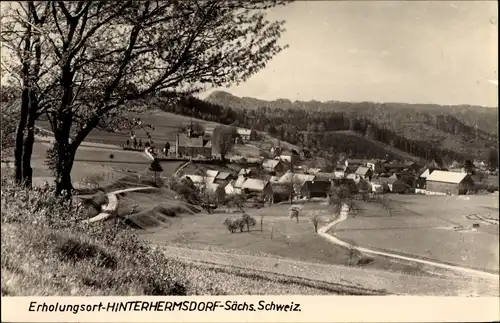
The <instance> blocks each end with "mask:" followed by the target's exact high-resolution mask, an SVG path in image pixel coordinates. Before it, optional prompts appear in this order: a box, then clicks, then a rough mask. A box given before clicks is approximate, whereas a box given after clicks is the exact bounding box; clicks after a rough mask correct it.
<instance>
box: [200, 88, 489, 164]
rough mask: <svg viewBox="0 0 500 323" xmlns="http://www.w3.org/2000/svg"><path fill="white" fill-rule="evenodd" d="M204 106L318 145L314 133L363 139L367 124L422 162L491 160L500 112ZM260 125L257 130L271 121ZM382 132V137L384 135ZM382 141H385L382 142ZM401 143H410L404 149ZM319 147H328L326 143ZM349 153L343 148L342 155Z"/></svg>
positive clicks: (215, 97) (431, 107)
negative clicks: (429, 158)
mask: <svg viewBox="0 0 500 323" xmlns="http://www.w3.org/2000/svg"><path fill="white" fill-rule="evenodd" d="M204 101H205V102H207V103H208V104H212V105H213V106H220V107H223V108H226V109H232V110H233V111H235V112H239V113H243V114H248V115H249V116H250V115H251V116H252V118H257V119H262V118H264V119H266V118H271V119H274V120H275V121H274V123H275V125H276V122H277V121H281V122H286V125H287V127H290V126H293V127H296V128H297V129H299V130H301V131H305V133H307V132H309V133H310V134H311V136H309V137H310V138H314V140H316V141H318V140H320V139H319V138H318V135H317V133H318V131H319V132H322V131H327V132H328V131H337V130H347V129H349V130H354V131H356V132H358V133H359V132H360V133H365V132H366V131H367V130H368V129H369V128H370V127H369V126H368V125H369V124H371V125H372V126H373V127H375V130H374V131H375V133H372V138H374V139H376V140H380V141H383V142H385V143H390V145H394V140H392V139H391V136H393V137H394V136H396V137H398V139H396V140H397V141H399V144H397V143H396V145H398V146H399V148H400V149H402V150H404V151H407V152H411V151H413V148H412V147H410V146H412V145H415V144H417V143H418V144H417V145H419V147H420V148H419V149H420V150H421V151H420V153H419V154H420V156H422V150H425V149H426V148H424V147H426V146H427V147H429V149H439V150H441V151H442V152H443V153H445V152H446V151H447V152H454V153H456V154H458V155H456V156H457V158H459V157H458V156H459V155H460V156H462V157H460V158H485V156H487V155H488V154H489V155H491V151H492V149H495V150H496V149H498V108H487V107H482V106H471V105H457V106H443V105H438V104H410V103H376V102H342V101H327V102H320V101H294V102H292V101H291V100H288V99H277V100H273V101H266V100H261V99H256V98H251V97H238V96H235V95H232V94H231V93H228V92H224V91H215V92H213V93H211V94H210V95H208V96H207V97H206V98H205V99H204ZM266 116H267V117H266ZM332 118H333V119H332ZM271 119H269V120H271ZM334 120H336V121H334ZM259 122H260V123H257V124H256V126H257V125H259V124H261V123H262V122H269V121H265V120H262V121H259ZM343 122H344V125H343V126H342V123H343ZM345 122H347V123H349V124H347V123H345ZM367 127H368V128H367ZM318 129H323V130H318ZM384 131H386V132H385V133H383V134H382V133H381V132H384ZM387 131H389V132H387ZM292 132H293V131H292ZM313 134H314V135H313ZM325 136H330V139H329V140H332V141H336V142H338V138H336V137H332V135H331V134H326V133H325ZM381 136H385V137H384V138H383V139H382V138H381ZM387 136H389V137H387ZM325 138H326V137H325ZM377 138H378V139H377ZM405 139H406V140H409V142H408V143H404V142H403V141H404V140H405ZM402 140H403V141H402ZM323 142H324V143H325V144H326V145H328V143H327V142H325V141H324V139H323ZM411 142H412V143H411ZM329 145H330V146H332V144H329ZM339 147H340V146H339ZM333 148H334V147H333V146H332V149H333ZM347 148H348V147H344V146H343V149H347ZM358 150H359V149H358ZM435 152H437V151H435ZM358 153H360V152H358ZM445 154H448V153H445ZM438 155H439V154H438ZM465 156H468V157H465Z"/></svg>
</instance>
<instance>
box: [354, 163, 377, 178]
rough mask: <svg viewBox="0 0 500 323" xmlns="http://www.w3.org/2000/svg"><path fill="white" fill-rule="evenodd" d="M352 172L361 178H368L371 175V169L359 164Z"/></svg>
mask: <svg viewBox="0 0 500 323" xmlns="http://www.w3.org/2000/svg"><path fill="white" fill-rule="evenodd" d="M354 174H356V175H358V176H359V177H360V178H361V179H368V180H370V179H371V178H372V176H373V171H372V170H371V169H370V168H368V167H365V166H359V167H358V169H356V172H355V173H354Z"/></svg>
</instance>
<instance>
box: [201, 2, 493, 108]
mask: <svg viewBox="0 0 500 323" xmlns="http://www.w3.org/2000/svg"><path fill="white" fill-rule="evenodd" d="M269 18H272V19H279V20H281V19H285V20H286V21H287V27H286V28H287V32H286V33H285V35H284V36H283V39H282V40H283V43H287V44H289V45H290V48H288V49H286V50H285V51H284V52H282V53H280V54H278V56H276V57H275V58H274V59H273V60H272V61H271V62H270V63H269V64H268V65H267V67H266V69H264V70H261V71H260V72H259V73H258V74H256V75H255V76H253V77H252V78H251V79H250V80H249V81H247V82H246V83H244V84H241V85H240V86H238V87H232V88H230V89H223V90H226V91H228V92H231V93H233V94H234V95H237V96H252V97H256V98H260V99H267V100H273V99H277V98H287V99H290V100H292V101H293V100H319V101H327V100H340V101H378V102H408V103H438V104H478V105H486V106H498V104H497V100H498V85H495V84H494V81H497V80H498V74H497V71H498V58H497V57H498V49H497V48H498V40H497V38H498V15H497V1H471V2H467V1H460V2H451V1H432V2H426V1H399V2H397V1H366V2H365V1H350V2H347V1H299V2H295V3H292V4H290V5H288V6H287V7H281V8H278V9H273V10H272V11H271V12H270V13H269ZM489 80H490V81H489ZM496 84H498V83H496ZM202 97H204V95H202Z"/></svg>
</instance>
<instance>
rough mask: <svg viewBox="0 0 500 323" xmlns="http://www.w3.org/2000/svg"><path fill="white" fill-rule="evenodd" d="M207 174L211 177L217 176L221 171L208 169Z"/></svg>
mask: <svg viewBox="0 0 500 323" xmlns="http://www.w3.org/2000/svg"><path fill="white" fill-rule="evenodd" d="M206 174H207V176H209V177H217V175H218V174H219V171H217V170H211V169H207V171H206Z"/></svg>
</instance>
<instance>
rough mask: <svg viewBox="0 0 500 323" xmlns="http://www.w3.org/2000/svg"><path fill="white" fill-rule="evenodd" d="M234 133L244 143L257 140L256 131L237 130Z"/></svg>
mask: <svg viewBox="0 0 500 323" xmlns="http://www.w3.org/2000/svg"><path fill="white" fill-rule="evenodd" d="M236 132H237V133H238V135H239V136H240V138H241V139H242V140H245V141H249V140H252V141H253V140H257V131H255V130H253V129H245V128H237V129H236Z"/></svg>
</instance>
